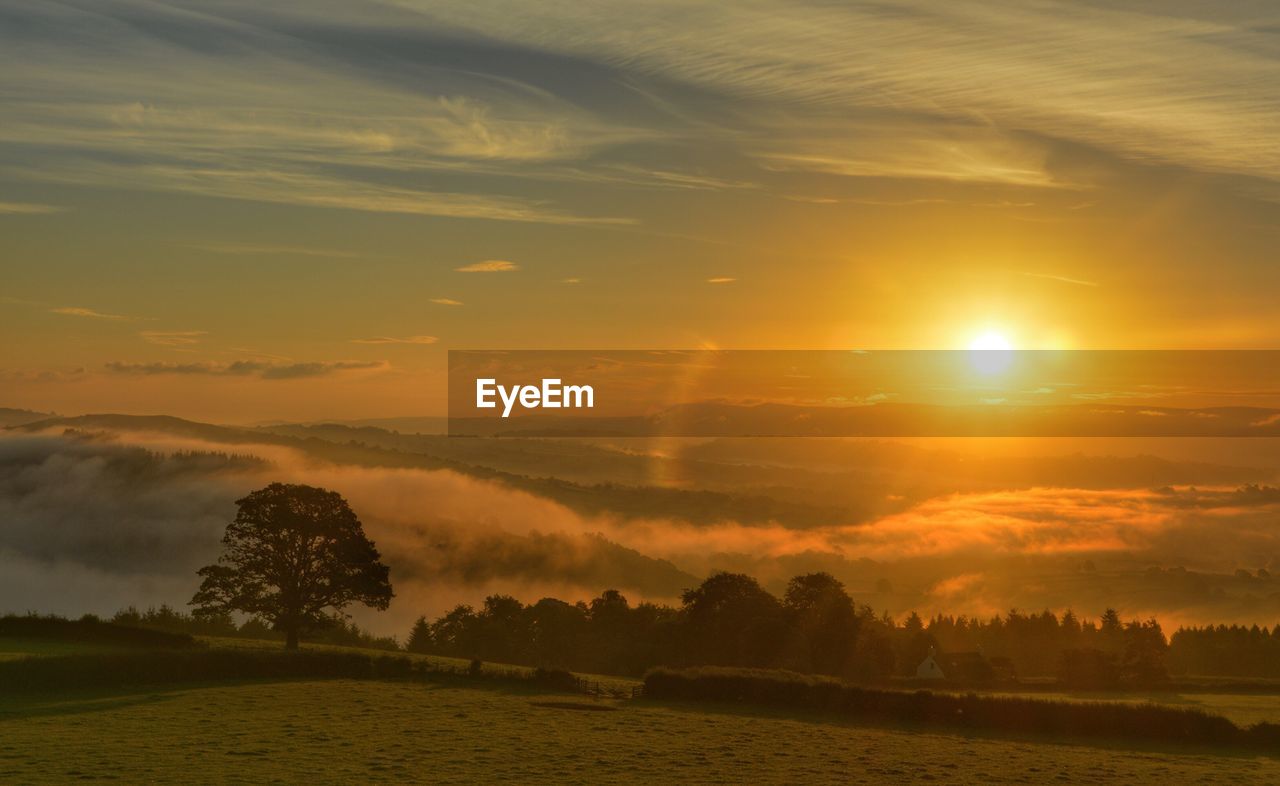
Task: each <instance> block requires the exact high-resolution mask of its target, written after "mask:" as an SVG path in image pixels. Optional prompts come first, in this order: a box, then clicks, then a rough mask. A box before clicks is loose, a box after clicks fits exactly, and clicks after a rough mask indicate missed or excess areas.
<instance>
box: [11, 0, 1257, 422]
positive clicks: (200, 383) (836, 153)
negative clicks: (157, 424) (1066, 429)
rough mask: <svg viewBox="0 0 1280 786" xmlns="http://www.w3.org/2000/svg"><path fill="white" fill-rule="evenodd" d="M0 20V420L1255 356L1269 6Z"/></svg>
mask: <svg viewBox="0 0 1280 786" xmlns="http://www.w3.org/2000/svg"><path fill="white" fill-rule="evenodd" d="M9 13H10V14H11V15H16V21H17V23H16V24H12V25H5V26H4V28H3V29H2V30H0V95H2V96H3V98H2V99H0V100H2V101H3V102H4V116H5V123H4V124H3V125H2V126H0V269H2V270H0V272H2V273H3V288H2V289H0V334H3V336H4V338H5V340H4V341H3V342H0V406H16V407H26V408H31V409H37V410H43V411H49V410H55V411H59V412H62V413H79V412H89V411H122V412H135V413H144V412H165V413H172V414H179V415H184V416H188V417H195V418H203V419H210V420H219V421H233V422H257V421H262V420H279V419H322V418H368V417H384V416H392V415H417V414H442V413H443V404H444V398H445V388H444V372H445V352H446V350H447V349H449V348H651V347H652V348H699V347H720V348H794V349H833V348H851V347H858V348H876V349H883V348H963V347H965V346H967V345H968V344H969V342H970V341H971V340H972V339H973V338H974V337H975V336H978V335H981V334H984V333H986V332H990V331H994V332H997V333H999V334H1001V335H1002V336H1004V337H1006V338H1007V340H1008V341H1009V342H1010V343H1011V344H1012V345H1013V346H1015V347H1020V348H1189V349H1193V348H1271V347H1275V346H1277V345H1280V322H1277V320H1275V319H1274V302H1273V301H1274V293H1275V292H1276V291H1278V289H1280V266H1277V265H1275V263H1274V262H1275V260H1274V248H1275V245H1276V240H1277V227H1278V226H1280V221H1278V220H1277V219H1280V188H1278V181H1280V153H1277V151H1280V138H1278V137H1277V135H1278V133H1280V132H1278V131H1277V129H1280V58H1277V57H1276V55H1275V53H1276V52H1278V51H1280V46H1277V45H1276V36H1277V33H1276V27H1275V25H1274V20H1273V19H1270V18H1269V17H1268V16H1267V15H1266V12H1265V11H1264V10H1261V9H1260V7H1256V6H1250V5H1233V6H1230V7H1214V8H1208V7H1205V6H1201V5H1199V4H1192V3H1185V2H1175V3H1167V4H1162V5H1161V6H1160V8H1159V9H1158V10H1153V9H1152V8H1151V7H1150V6H1149V5H1148V4H1138V3H1120V4H1109V5H1106V6H1101V5H1093V4H1079V3H1065V2H1063V3H1054V2H1050V3H1042V4H1037V5H1035V6H1028V5H1026V4H1024V3H1019V2H1014V1H1013V0H1010V1H1009V2H995V3H991V2H981V3H979V2H973V3H970V2H956V3H946V4H937V3H927V2H923V0H904V2H901V3H899V4H897V6H895V7H893V8H888V7H885V6H882V5H880V4H847V5H835V6H829V5H823V4H817V5H797V4H794V3H787V2H782V1H781V0H766V1H764V2H759V3H751V4H747V5H743V4H740V3H727V2H726V3H700V4H689V5H687V6H683V7H668V6H658V5H651V4H630V5H628V6H627V7H626V9H619V8H617V7H616V6H615V5H612V4H609V5H604V4H601V5H596V4H593V3H590V2H588V3H575V4H572V6H569V7H560V6H557V5H555V4H541V3H540V4H529V3H505V2H498V3H484V4H480V5H476V4H473V3H462V2H453V1H452V0H446V2H432V3H426V2H421V1H420V0H398V1H397V2H391V3H371V2H364V1H363V0H358V1H357V2H354V3H352V2H344V3H336V2H282V3H278V4H276V3H273V4H272V6H271V8H270V9H264V8H256V7H253V6H250V5H245V4H240V3H235V2H212V1H211V0H206V1H204V2H198V3H193V4H189V7H188V6H183V7H182V8H177V7H171V6H168V5H165V4H163V3H159V4H150V5H146V6H136V5H134V4H129V3H125V2H117V1H116V0H106V1H105V2H104V1H102V0H97V1H95V2H69V3H62V4H57V5H51V4H28V5H24V6H22V7H20V8H15V9H12V10H11V11H10V12H9ZM140 367H148V368H151V369H152V370H153V371H155V372H156V373H148V374H138V373H135V372H134V371H131V369H133V370H136V369H137V368H140ZM165 368H168V369H169V370H168V371H164V369H165Z"/></svg>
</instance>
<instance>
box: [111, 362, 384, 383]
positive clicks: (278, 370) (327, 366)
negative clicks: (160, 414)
mask: <svg viewBox="0 0 1280 786" xmlns="http://www.w3.org/2000/svg"><path fill="white" fill-rule="evenodd" d="M385 368H388V365H387V363H386V362H384V361H375V360H370V361H363V360H342V361H314V362H306V363H267V362H263V361H258V360H237V361H234V362H232V363H214V362H197V363H125V362H118V361H114V362H111V363H107V364H106V369H107V371H110V372H112V373H114V374H127V375H131V376H158V375H208V376H218V377H258V378H261V379H275V380H281V379H304V378H308V377H324V376H329V375H332V374H337V373H340V372H344V371H372V370H380V369H385Z"/></svg>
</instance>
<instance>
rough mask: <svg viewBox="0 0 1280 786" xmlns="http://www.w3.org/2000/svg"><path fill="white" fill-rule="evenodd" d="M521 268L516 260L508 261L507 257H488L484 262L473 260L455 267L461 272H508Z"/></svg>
mask: <svg viewBox="0 0 1280 786" xmlns="http://www.w3.org/2000/svg"><path fill="white" fill-rule="evenodd" d="M519 269H520V266H519V265H517V264H516V263H515V262H508V261H507V260H505V259H486V260H484V261H483V262H472V263H470V264H468V265H462V266H461V267H455V268H454V270H456V271H457V272H459V273H508V272H511V271H513V270H519Z"/></svg>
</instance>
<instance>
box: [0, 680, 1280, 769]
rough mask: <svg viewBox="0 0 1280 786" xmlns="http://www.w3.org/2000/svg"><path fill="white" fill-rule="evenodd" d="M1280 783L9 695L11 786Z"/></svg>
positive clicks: (476, 700)
mask: <svg viewBox="0 0 1280 786" xmlns="http://www.w3.org/2000/svg"><path fill="white" fill-rule="evenodd" d="M81 779H83V780H89V779H101V780H115V781H118V782H124V783H138V782H159V783H179V782H182V783H296V782H307V783H311V784H320V783H325V784H327V783H407V782H432V783H474V782H500V781H514V782H541V783H582V784H595V783H670V782H674V781H677V780H678V781H680V782H685V783H708V782H714V781H721V780H725V779H727V780H731V781H735V782H754V783H797V782H804V783H837V782H838V783H903V782H938V781H941V782H946V783H996V782H1002V783H1044V782H1059V783H1116V784H1121V783H1123V784H1132V783H1165V784H1168V783H1185V782H1206V783H1274V782H1280V761H1277V760H1276V759H1271V758H1265V757H1259V756H1244V755H1242V756H1226V755H1212V754H1208V753H1199V752H1196V753H1191V754H1187V753H1179V752H1175V751H1163V750H1159V749H1146V750H1140V751H1125V750H1116V749H1110V748H1102V747H1090V746H1083V745H1077V744H1053V743H1038V742H1031V741H1022V740H998V739H992V738H983V737H966V736H961V735H952V734H938V733H916V732H909V731H900V730H892V729H877V728H862V727H858V726H854V725H850V724H844V723H840V722H838V721H835V720H832V719H825V718H824V719H814V718H812V717H805V716H803V715H796V716H790V715H788V714H786V713H779V712H769V711H763V712H762V711H759V710H755V711H752V712H749V713H748V712H745V711H742V710H740V709H735V708H730V707H724V706H720V705H709V706H701V705H699V706H688V705H675V704H672V705H666V704H662V703H657V702H649V701H637V702H632V701H616V702H615V701H607V700H606V701H601V702H595V701H592V700H590V699H585V700H584V699H583V698H582V697H581V696H574V695H569V694H556V693H541V692H534V691H529V690H517V689H511V688H506V687H500V686H498V685H496V684H493V685H487V686H485V685H477V686H476V687H470V686H467V687H458V686H445V685H432V684H421V683H396V682H371V681H352V680H336V681H335V680H325V681H318V682H284V683H253V684H232V685H217V686H198V687H186V688H181V689H173V690H158V691H138V692H131V693H125V694H123V695H108V694H102V693H96V694H95V693H85V692H78V693H68V694H64V695H45V696H39V697H35V696H32V697H16V698H15V697H9V698H4V699H0V782H11V783H27V784H46V783H67V782H70V781H74V780H81Z"/></svg>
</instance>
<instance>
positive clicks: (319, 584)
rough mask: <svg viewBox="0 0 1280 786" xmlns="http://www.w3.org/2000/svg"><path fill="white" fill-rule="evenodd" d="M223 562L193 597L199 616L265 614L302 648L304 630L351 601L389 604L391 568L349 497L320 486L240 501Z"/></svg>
mask: <svg viewBox="0 0 1280 786" xmlns="http://www.w3.org/2000/svg"><path fill="white" fill-rule="evenodd" d="M236 505H238V506H239V512H238V513H237V514H236V518H235V521H233V522H231V524H229V525H227V531H226V534H225V535H224V536H223V538H222V545H223V549H224V550H223V553H222V555H221V556H220V557H219V558H218V561H217V563H215V564H213V565H208V566H206V567H203V568H201V569H200V572H199V575H200V576H201V577H203V579H204V581H203V582H202V583H201V584H200V589H199V590H197V591H196V594H195V596H194V597H193V598H192V599H191V605H193V606H195V607H196V613H197V614H211V613H221V612H226V611H242V612H245V613H247V614H253V615H257V616H261V617H263V618H265V619H267V620H268V621H270V622H271V623H272V626H273V627H274V628H275V629H276V630H279V631H282V632H284V634H285V647H286V648H288V649H297V647H298V636H299V635H300V633H301V632H303V631H304V630H307V629H311V628H314V627H318V626H322V625H325V624H327V623H330V622H331V621H332V616H331V615H332V614H340V613H341V612H342V610H343V609H344V608H345V607H346V606H348V605H350V604H352V603H363V604H365V605H367V606H371V607H373V608H375V609H379V610H382V609H386V608H387V605H388V604H389V603H390V602H391V597H392V592H391V583H390V582H389V580H388V573H389V571H388V569H387V566H386V565H383V564H382V562H381V559H380V555H379V554H378V550H377V549H376V548H375V547H374V545H373V542H372V541H370V540H369V538H368V537H366V536H365V534H364V527H363V526H362V525H361V524H360V520H359V519H358V518H356V514H355V513H354V512H353V511H352V510H351V507H350V506H349V505H347V502H346V500H344V499H343V498H342V497H341V496H339V495H338V494H337V493H336V492H333V491H327V490H325V489H320V488H315V487H313V486H302V485H291V484H284V483H272V484H271V485H270V486H267V487H266V488H263V489H259V490H258V491H255V492H253V493H252V494H250V495H249V496H247V497H245V498H244V499H241V500H238V501H237V502H236Z"/></svg>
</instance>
